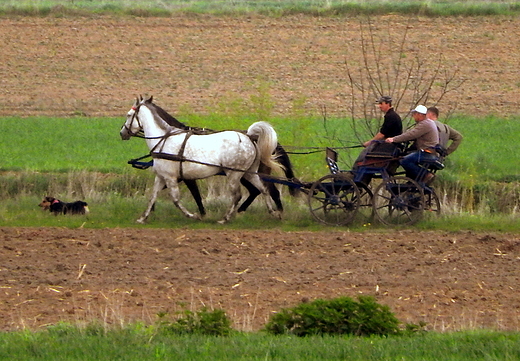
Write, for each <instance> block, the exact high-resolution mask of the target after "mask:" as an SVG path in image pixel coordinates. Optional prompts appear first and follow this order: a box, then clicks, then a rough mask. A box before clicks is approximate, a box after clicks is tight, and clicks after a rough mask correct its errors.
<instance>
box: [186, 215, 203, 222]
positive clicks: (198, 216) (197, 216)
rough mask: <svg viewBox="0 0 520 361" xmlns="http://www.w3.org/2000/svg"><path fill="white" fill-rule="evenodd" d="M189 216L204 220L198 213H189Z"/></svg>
mask: <svg viewBox="0 0 520 361" xmlns="http://www.w3.org/2000/svg"><path fill="white" fill-rule="evenodd" d="M188 218H191V219H196V220H197V221H202V217H201V216H200V215H198V214H197V213H193V214H189V215H188Z"/></svg>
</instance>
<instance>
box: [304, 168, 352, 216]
mask: <svg viewBox="0 0 520 361" xmlns="http://www.w3.org/2000/svg"><path fill="white" fill-rule="evenodd" d="M308 201H309V208H310V211H311V214H312V215H313V217H314V218H316V219H317V220H318V221H320V222H321V223H324V224H328V225H331V226H342V225H345V224H348V223H350V222H352V220H353V219H354V216H355V215H356V211H357V210H358V206H359V202H360V193H359V189H358V187H357V186H356V184H355V183H354V181H353V180H351V179H348V178H346V177H345V176H343V175H341V174H328V175H326V176H325V177H322V178H321V179H319V180H318V181H316V182H314V184H313V185H312V187H311V188H310V190H309V198H308Z"/></svg>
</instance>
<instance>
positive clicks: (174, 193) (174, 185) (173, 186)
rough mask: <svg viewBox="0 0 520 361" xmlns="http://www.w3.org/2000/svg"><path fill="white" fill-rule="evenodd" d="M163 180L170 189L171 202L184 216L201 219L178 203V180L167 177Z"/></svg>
mask: <svg viewBox="0 0 520 361" xmlns="http://www.w3.org/2000/svg"><path fill="white" fill-rule="evenodd" d="M165 181H166V186H167V187H168V189H169V190H170V196H171V197H172V200H173V204H175V206H176V207H177V208H179V209H180V210H181V212H182V213H183V214H184V215H185V216H186V217H188V218H195V219H201V217H200V215H198V214H194V213H191V212H190V211H188V210H187V209H186V208H185V207H184V206H183V205H182V204H181V203H180V191H179V182H178V181H177V179H173V178H167V179H166V180H165Z"/></svg>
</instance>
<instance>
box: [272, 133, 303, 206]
mask: <svg viewBox="0 0 520 361" xmlns="http://www.w3.org/2000/svg"><path fill="white" fill-rule="evenodd" d="M275 161H276V162H277V163H278V164H280V165H281V166H282V168H283V171H284V173H285V178H287V179H288V180H290V181H295V182H299V180H298V178H296V176H295V175H294V170H293V167H292V163H291V160H290V159H289V155H288V154H287V152H286V151H285V149H284V147H282V145H281V144H280V143H278V144H277V145H276V158H275ZM288 188H289V194H290V195H291V196H293V197H295V196H297V195H298V193H299V192H298V188H296V187H288Z"/></svg>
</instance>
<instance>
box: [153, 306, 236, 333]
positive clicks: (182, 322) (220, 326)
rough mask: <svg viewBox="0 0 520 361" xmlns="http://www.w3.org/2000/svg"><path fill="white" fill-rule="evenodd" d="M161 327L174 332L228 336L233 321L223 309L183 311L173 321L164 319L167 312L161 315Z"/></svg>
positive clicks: (163, 329) (167, 331)
mask: <svg viewBox="0 0 520 361" xmlns="http://www.w3.org/2000/svg"><path fill="white" fill-rule="evenodd" d="M159 317H161V319H162V320H161V321H160V322H159V329H160V330H161V331H165V332H166V333H174V334H199V335H211V336H227V335H229V334H230V333H231V321H230V320H229V318H228V317H227V315H226V312H225V311H224V310H221V309H216V310H213V311H209V310H208V309H207V308H202V309H201V310H199V311H196V312H192V311H187V310H186V311H183V312H182V313H180V314H179V315H177V317H176V318H175V319H174V320H173V321H167V320H164V318H165V317H166V314H162V315H159Z"/></svg>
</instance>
